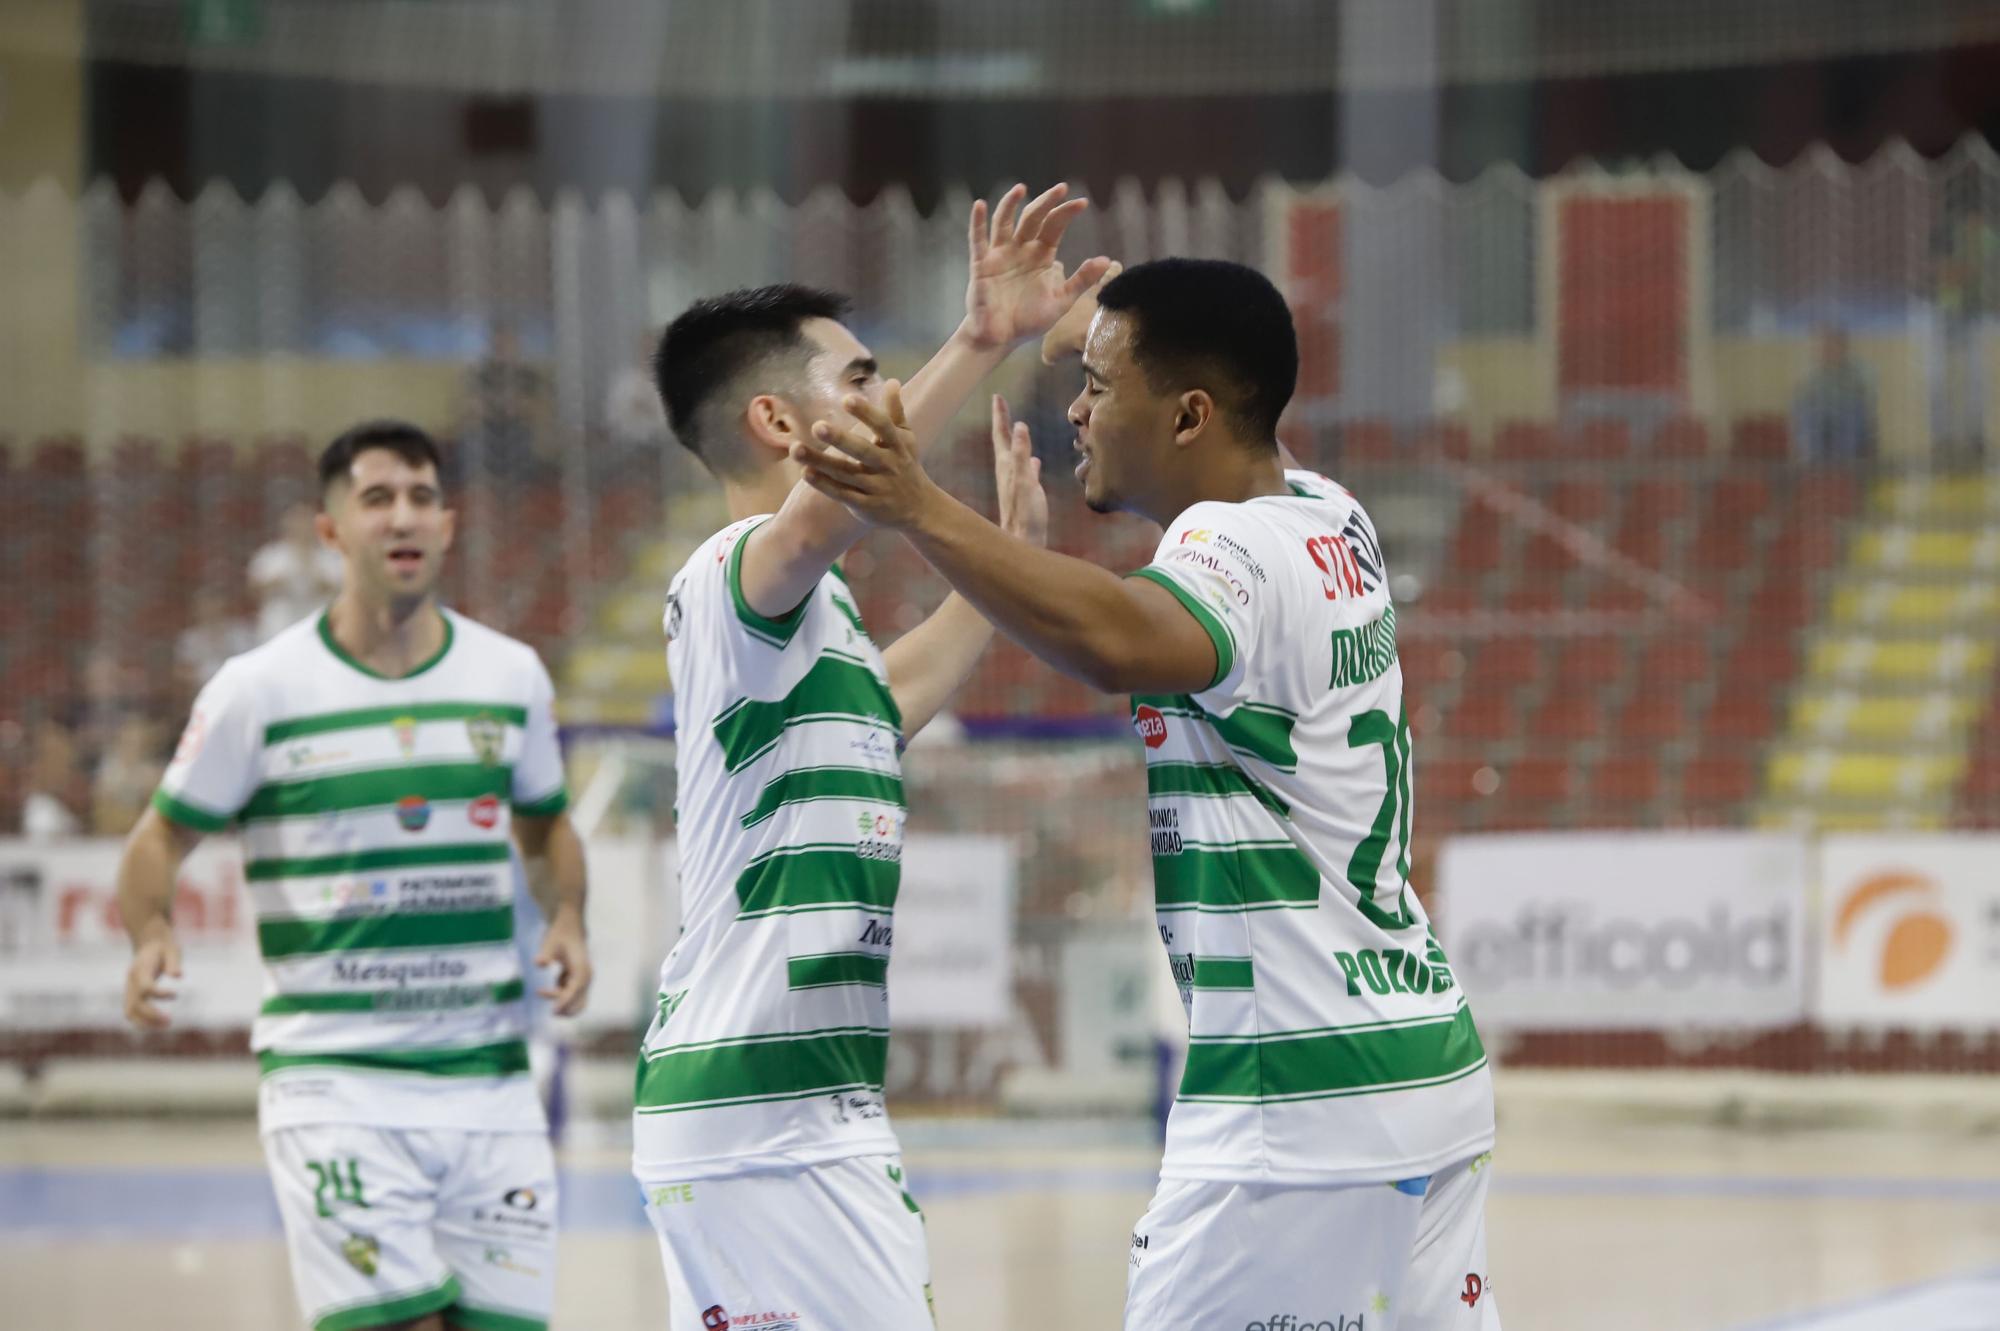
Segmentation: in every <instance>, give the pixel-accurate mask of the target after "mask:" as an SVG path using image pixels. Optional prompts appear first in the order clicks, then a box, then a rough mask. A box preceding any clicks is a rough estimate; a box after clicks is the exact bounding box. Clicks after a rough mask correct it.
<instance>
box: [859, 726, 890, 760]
mask: <svg viewBox="0 0 2000 1331" xmlns="http://www.w3.org/2000/svg"><path fill="white" fill-rule="evenodd" d="M847 749H848V752H850V753H858V754H860V755H862V756H863V757H864V758H875V759H878V760H883V761H886V760H887V759H890V758H893V757H895V756H896V746H895V744H894V743H892V742H891V741H890V740H889V739H888V738H887V737H886V736H884V735H883V733H882V732H881V731H879V730H871V731H869V732H868V733H867V734H865V735H863V736H861V737H860V738H859V739H851V740H849V741H847Z"/></svg>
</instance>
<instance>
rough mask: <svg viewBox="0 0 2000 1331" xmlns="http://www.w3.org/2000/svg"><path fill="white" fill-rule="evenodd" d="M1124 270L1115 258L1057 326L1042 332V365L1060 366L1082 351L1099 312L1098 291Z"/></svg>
mask: <svg viewBox="0 0 2000 1331" xmlns="http://www.w3.org/2000/svg"><path fill="white" fill-rule="evenodd" d="M1124 271H1125V265H1124V264H1122V263H1119V262H1118V261H1117V260H1115V259H1114V260H1112V262H1111V266H1110V267H1109V268H1106V269H1105V270H1104V276H1102V277H1100V278H1098V279H1097V282H1096V284H1095V285H1093V286H1092V287H1091V288H1090V290H1088V291H1086V292H1084V293H1083V294H1082V295H1081V296H1078V297H1077V298H1076V303H1075V304H1074V305H1071V306H1070V307H1069V309H1068V310H1066V311H1064V313H1063V317H1062V318H1060V319H1058V320H1056V322H1055V326H1054V327H1052V328H1050V329H1049V331H1048V332H1046V333H1044V334H1042V364H1044V365H1059V364H1061V363H1062V362H1063V361H1065V360H1068V359H1069V358H1070V357H1071V356H1081V355H1082V354H1083V340H1084V339H1085V338H1086V337H1088V336H1089V335H1090V320H1091V318H1092V316H1094V315H1095V314H1096V313H1097V293H1098V292H1100V291H1102V290H1104V284H1105V283H1106V282H1109V281H1110V280H1111V279H1112V278H1114V277H1116V276H1118V274H1120V273H1122V272H1124Z"/></svg>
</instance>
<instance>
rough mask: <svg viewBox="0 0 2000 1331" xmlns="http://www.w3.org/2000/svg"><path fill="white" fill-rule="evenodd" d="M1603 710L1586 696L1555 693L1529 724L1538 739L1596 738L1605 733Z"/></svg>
mask: <svg viewBox="0 0 2000 1331" xmlns="http://www.w3.org/2000/svg"><path fill="white" fill-rule="evenodd" d="M1606 729H1607V727H1606V726H1605V724H1604V709H1603V708H1601V707H1599V706H1598V703H1597V699H1596V698H1595V697H1594V696H1591V695H1589V694H1578V693H1566V692H1557V693H1555V694H1554V695H1552V696H1551V697H1550V698H1549V700H1548V701H1547V702H1545V703H1543V704H1542V706H1541V709H1540V710H1539V711H1537V712H1536V713H1535V717H1534V720H1533V721H1531V722H1529V724H1528V733H1529V734H1530V735H1532V736H1534V737H1535V738H1536V739H1538V740H1566V741H1574V740H1586V739H1596V738H1598V737H1599V736H1601V735H1603V734H1604V733H1605V730H1606Z"/></svg>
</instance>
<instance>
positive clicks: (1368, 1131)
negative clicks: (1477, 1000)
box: [1132, 472, 1493, 1183]
mask: <svg viewBox="0 0 2000 1331" xmlns="http://www.w3.org/2000/svg"><path fill="white" fill-rule="evenodd" d="M1286 479H1287V480H1288V481H1289V482H1290V485H1291V490H1292V493H1291V494H1290V495H1285V496H1270V497H1266V498H1259V499H1252V500H1249V501H1247V502H1245V503H1240V504H1228V503H1201V504H1196V505H1195V506H1194V507H1192V508H1190V509H1188V510H1187V511H1186V512H1185V513H1183V514H1181V515H1180V516H1179V517H1178V518H1176V519H1175V520H1174V521H1173V522H1172V523H1171V524H1170V525H1169V526H1168V527H1167V530H1166V534H1165V536H1164V537H1163V538H1162V540H1161V542H1160V545H1159V549H1158V550H1157V551H1156V552H1155V554H1154V556H1153V562H1152V563H1151V564H1149V565H1147V566H1146V567H1145V568H1143V569H1141V570H1139V571H1138V572H1137V573H1136V574H1134V575H1133V576H1134V577H1142V578H1147V579H1150V580H1151V581H1153V582H1156V583H1158V584H1160V585H1161V586H1163V587H1165V588H1166V589H1167V590H1168V591H1170V592H1172V593H1173V594H1174V595H1175V596H1176V597H1177V598H1178V599H1179V600H1180V602H1181V603H1182V604H1183V605H1184V606H1186V607H1187V609H1188V610H1189V612H1190V613H1192V614H1193V615H1194V617H1195V618H1196V619H1197V620H1199V621H1200V622H1201V625H1202V627H1203V628H1204V629H1206V630H1207V631H1208V634H1209V636H1210V637H1211V638H1213V639H1214V641H1215V651H1216V657H1217V666H1216V675H1215V679H1214V680H1213V681H1212V682H1211V683H1210V685H1209V686H1208V687H1207V688H1206V689H1204V690H1202V691H1200V692H1199V693H1196V694H1193V695H1192V696H1188V695H1182V696H1176V697H1138V698H1134V699H1133V704H1132V710H1133V724H1134V727H1135V728H1136V729H1137V731H1138V732H1139V737H1140V739H1141V740H1142V741H1143V742H1144V743H1145V749H1146V783H1147V791H1148V798H1147V805H1148V822H1149V824H1150V832H1151V836H1152V851H1153V876H1154V902H1155V911H1156V915H1157V919H1158V923H1159V928H1160V937H1161V938H1162V939H1163V940H1164V941H1165V943H1166V945H1167V953H1168V957H1169V960H1170V962H1171V964H1172V966H1173V971H1174V977H1175V979H1176V981H1177V982H1178V983H1179V986H1180V990H1181V997H1182V1001H1183V1002H1184V1003H1185V1005H1186V1007H1187V1011H1188V1029H1189V1045H1188V1061H1187V1070H1186V1073H1185V1075H1184V1076H1183V1077H1182V1079H1181V1088H1180V1095H1179V1097H1178V1098H1177V1099H1176V1101H1175V1103H1174V1107H1173V1112H1172V1114H1171V1116H1170V1117H1169V1119H1168V1124H1167V1145H1166V1158H1165V1162H1164V1164H1163V1166H1162V1168H1161V1175H1162V1177H1165V1178H1183V1179H1215V1180H1235V1181H1246V1180H1264V1181H1273V1182H1296V1183H1325V1182H1357V1183H1358V1182H1370V1181H1377V1180H1400V1179H1408V1178H1414V1177H1417V1176H1420V1175H1425V1174H1429V1173H1431V1172H1433V1171H1434V1170H1436V1169H1438V1168H1440V1167H1442V1166H1445V1165H1447V1164H1450V1163H1452V1162H1454V1161H1457V1160H1462V1159H1465V1158H1467V1157H1469V1156H1472V1155H1476V1154H1477V1153H1479V1152H1480V1151H1483V1150H1486V1149H1488V1148H1489V1147H1490V1146H1491V1144H1492V1138H1493V1102H1492V1087H1491V1082H1490V1077H1489V1073H1488V1071H1487V1066H1486V1054H1485V1051H1484V1050H1483V1049H1482V1048H1481V1046H1480V1041H1479V1034H1478V1032H1477V1031H1476V1030H1474V1029H1473V1024H1472V1014H1471V1012H1470V1011H1469V1010H1468V1008H1467V1007H1466V1004H1465V996H1464V994H1463V993H1461V992H1460V990H1459V987H1458V985H1457V983H1456V981H1455V980H1454V978H1453V976H1452V973H1451V968H1450V966H1449V965H1448V964H1447V963H1446V961H1445V957H1444V954H1443V952H1442V951H1441V950H1440V949H1439V947H1438V943H1437V939H1436V937H1435V936H1434V935H1433V934H1432V932H1431V929H1430V924H1429V921H1428V920H1427V919H1426V918H1425V915H1424V910H1423V906H1422V905H1421V904H1420V903H1419V902H1418V901H1417V898H1416V897H1415V895H1414V894H1412V893H1411V892H1410V891H1409V888H1408V876H1409V868H1410V863H1409V856H1410V819H1411V814H1412V809H1411V786H1410V728H1409V724H1408V721H1407V719H1406V717H1405V715H1404V705H1403V678H1402V668H1401V666H1400V665H1398V663H1397V660H1396V610H1395V607H1394V605H1392V604H1391V602H1390V597H1389V589H1388V570H1387V568H1386V566H1385V565H1384V562H1383V559H1382V548H1381V545H1380V543H1379V542H1378V540H1377V539H1376V535H1375V530H1374V527H1373V526H1372V524H1370V522H1369V520H1368V515H1367V514H1366V513H1364V512H1363V511H1362V508H1361V505H1360V504H1359V503H1357V502H1356V501H1355V499H1354V497H1353V496H1352V495H1350V494H1349V493H1348V492H1347V491H1346V490H1344V489H1342V488H1341V487H1340V486H1338V485H1336V484H1334V483H1333V482H1332V481H1329V480H1327V479H1326V478H1325V477H1322V476H1318V475H1314V474H1313V473H1311V472H1290V473H1287V477H1286Z"/></svg>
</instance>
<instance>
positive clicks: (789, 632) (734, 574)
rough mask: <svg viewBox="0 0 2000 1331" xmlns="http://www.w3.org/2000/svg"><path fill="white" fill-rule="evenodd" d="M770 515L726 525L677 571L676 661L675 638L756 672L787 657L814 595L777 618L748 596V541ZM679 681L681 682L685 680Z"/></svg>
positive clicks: (698, 655) (673, 598)
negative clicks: (759, 609)
mask: <svg viewBox="0 0 2000 1331" xmlns="http://www.w3.org/2000/svg"><path fill="white" fill-rule="evenodd" d="M768 521H770V518H769V517H768V516H763V517H754V518H745V519H744V520H743V521H741V522H735V523H731V524H730V525H729V526H727V527H724V528H723V529H722V530H721V531H719V532H717V533H716V534H715V535H714V536H712V537H710V538H709V539H708V540H707V541H706V542H704V543H703V545H702V547H701V548H700V549H698V550H696V551H695V552H694V554H693V556H692V557H690V558H689V560H688V562H687V564H686V566H685V567H683V568H682V569H681V571H680V572H679V573H677V574H676V575H675V576H674V580H673V585H672V587H671V588H670V589H669V591H668V593H667V613H666V620H665V628H666V631H667V639H668V642H669V644H670V650H669V660H670V661H671V659H672V654H673V653H672V645H674V644H678V646H679V649H680V651H681V653H682V654H683V656H684V657H686V658H687V659H689V660H694V661H704V662H721V663H725V664H727V665H728V666H729V667H730V669H731V671H732V672H744V673H748V674H750V675H756V674H758V673H759V672H761V671H763V670H766V669H769V668H771V667H772V666H774V665H776V664H777V663H778V662H779V661H781V660H782V659H783V657H784V653H785V649H786V648H787V647H789V646H791V644H792V642H793V641H794V640H795V639H796V638H797V636H798V631H799V627H800V626H801V625H802V624H804V623H805V618H806V615H807V614H808V613H809V612H810V610H811V608H812V600H813V598H812V597H810V596H808V597H807V598H806V599H805V600H804V601H801V602H800V603H799V604H798V605H797V606H796V607H795V608H793V609H792V610H791V611H790V612H789V613H787V614H785V615H783V616H781V617H779V618H777V619H772V618H769V617H767V616H764V615H760V614H758V613H757V612H756V611H755V610H753V609H751V608H750V603H749V601H748V600H746V599H745V598H744V596H743V545H744V542H745V541H746V540H748V538H749V536H750V533H751V532H753V531H755V530H756V529H757V528H758V527H760V526H762V525H763V524H764V523H765V522H768ZM675 687H676V688H679V687H680V684H679V681H676V683H675Z"/></svg>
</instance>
